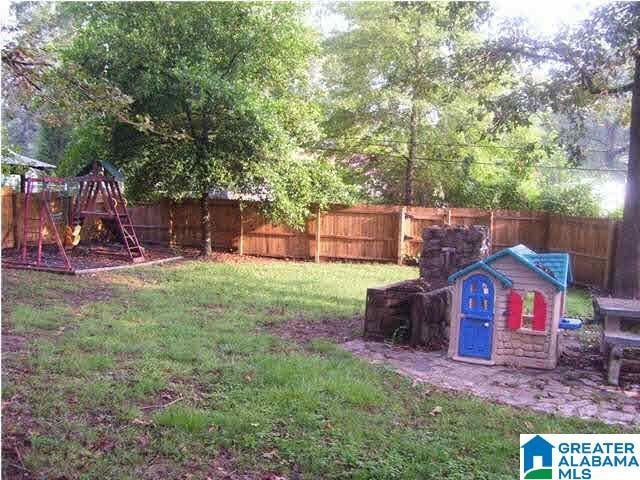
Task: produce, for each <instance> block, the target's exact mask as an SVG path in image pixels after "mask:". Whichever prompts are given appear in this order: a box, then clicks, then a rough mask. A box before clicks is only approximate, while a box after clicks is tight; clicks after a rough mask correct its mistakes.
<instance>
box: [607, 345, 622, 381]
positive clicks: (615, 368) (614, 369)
mask: <svg viewBox="0 0 640 480" xmlns="http://www.w3.org/2000/svg"><path fill="white" fill-rule="evenodd" d="M622 353H623V347H621V346H618V345H616V346H613V347H611V349H610V350H609V361H608V365H607V370H608V372H607V380H608V381H609V384H611V385H618V383H619V382H620V367H621V366H622Z"/></svg>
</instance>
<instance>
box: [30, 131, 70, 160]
mask: <svg viewBox="0 0 640 480" xmlns="http://www.w3.org/2000/svg"><path fill="white" fill-rule="evenodd" d="M69 130H70V128H69V127H68V126H67V125H65V126H56V125H50V124H48V123H41V125H40V130H39V131H38V153H37V157H38V159H39V160H41V161H43V162H46V163H51V164H53V165H59V164H60V162H61V161H62V158H63V155H64V150H65V148H66V146H67V143H68V142H69V133H68V132H69Z"/></svg>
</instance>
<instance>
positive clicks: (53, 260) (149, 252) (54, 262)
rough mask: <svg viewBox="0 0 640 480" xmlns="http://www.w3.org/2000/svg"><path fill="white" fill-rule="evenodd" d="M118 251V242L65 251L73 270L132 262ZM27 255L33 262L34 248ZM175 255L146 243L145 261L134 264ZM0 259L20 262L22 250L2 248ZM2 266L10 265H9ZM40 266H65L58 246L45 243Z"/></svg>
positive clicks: (167, 249) (172, 252) (120, 250)
mask: <svg viewBox="0 0 640 480" xmlns="http://www.w3.org/2000/svg"><path fill="white" fill-rule="evenodd" d="M95 248H99V249H100V250H101V251H102V252H105V253H96V252H94V251H92V249H95ZM119 253H123V250H122V248H121V246H120V245H119V244H107V245H105V244H100V245H91V246H78V247H76V248H74V249H72V250H69V251H67V256H68V257H69V261H70V263H71V267H72V268H73V269H74V270H90V269H94V268H106V267H118V266H125V265H132V263H131V262H130V261H129V260H128V259H127V258H125V257H119V256H117V255H118V254H119ZM28 255H29V256H28V259H29V260H30V261H33V262H35V259H36V250H35V248H29V252H28ZM175 256H176V253H175V252H174V251H173V250H171V249H169V248H167V247H160V246H148V245H146V246H145V262H143V263H139V264H136V265H144V264H145V263H146V262H152V261H156V260H162V259H166V258H171V257H175ZM2 260H3V261H9V262H20V261H22V251H21V250H19V249H15V248H10V249H3V250H2ZM4 266H6V267H10V266H11V265H4ZM42 266H43V267H49V268H64V267H65V265H64V261H63V260H62V258H61V256H60V253H59V251H58V248H57V247H56V246H55V245H45V246H44V247H43V250H42Z"/></svg>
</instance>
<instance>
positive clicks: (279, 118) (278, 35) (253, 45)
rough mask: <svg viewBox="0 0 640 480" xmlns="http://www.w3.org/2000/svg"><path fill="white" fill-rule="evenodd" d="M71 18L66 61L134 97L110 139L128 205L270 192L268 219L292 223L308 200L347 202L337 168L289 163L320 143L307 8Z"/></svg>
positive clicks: (184, 7)
mask: <svg viewBox="0 0 640 480" xmlns="http://www.w3.org/2000/svg"><path fill="white" fill-rule="evenodd" d="M67 12H68V14H69V15H71V16H72V17H73V18H75V23H76V24H77V25H78V26H79V28H78V32H77V35H76V36H75V37H74V39H73V42H72V43H71V44H70V45H69V46H68V47H67V48H65V49H64V50H63V52H62V57H63V58H64V59H65V61H67V62H69V63H71V64H72V65H82V69H83V72H84V74H85V75H87V76H89V77H92V78H106V79H108V80H109V82H110V84H111V85H113V86H114V87H115V88H117V89H118V90H120V91H122V92H126V93H127V94H128V95H129V96H130V97H131V99H132V102H133V103H132V104H131V114H130V117H133V118H134V119H135V122H134V123H135V124H133V123H132V122H127V121H122V119H121V118H120V117H118V118H117V120H119V121H120V122H119V124H117V125H116V126H115V127H114V128H113V130H112V133H111V136H112V139H113V141H112V142H111V144H112V145H113V147H112V151H113V156H114V161H115V162H116V163H118V164H119V165H120V166H121V167H122V168H123V169H124V171H125V172H126V173H127V182H128V190H129V192H130V193H131V195H132V196H134V197H137V198H145V197H146V198H148V197H152V196H159V195H163V196H169V197H172V198H176V199H179V198H184V197H194V196H197V197H201V196H202V195H204V194H205V193H206V192H208V191H209V190H210V189H212V188H215V189H218V190H225V189H229V190H232V191H234V192H236V193H238V194H256V193H265V192H266V193H267V198H268V200H269V203H270V205H267V206H266V208H265V211H266V213H268V214H270V213H271V212H273V213H274V215H275V217H276V218H277V219H278V220H281V221H286V222H288V223H292V224H299V223H300V222H299V220H300V216H301V213H302V212H304V211H305V209H308V208H309V205H308V204H304V203H301V202H308V201H318V202H319V203H322V204H323V205H326V203H327V201H326V200H325V199H324V198H325V197H326V195H327V194H328V193H329V192H331V193H333V192H335V193H336V194H338V195H337V197H336V198H335V200H342V199H343V197H345V195H342V193H343V191H342V190H347V189H345V188H344V187H341V185H340V181H339V179H338V177H337V176H336V177H335V178H332V179H330V178H329V176H330V174H333V173H335V171H334V170H331V169H328V168H326V167H323V166H322V164H321V163H317V162H293V163H292V161H291V160H290V158H291V156H292V155H291V152H292V150H293V148H294V147H295V146H296V145H301V144H303V143H305V142H308V141H310V140H311V139H313V138H315V137H316V136H317V134H318V132H317V127H316V122H317V119H318V111H317V109H316V108H315V107H314V104H313V102H312V101H310V89H309V82H308V80H309V79H308V67H309V61H310V58H311V56H312V55H313V54H314V52H315V51H316V40H315V37H314V35H313V33H312V32H311V31H310V30H309V29H308V28H307V27H305V26H304V23H303V21H302V13H303V11H302V10H301V7H300V6H297V5H294V4H288V3H286V4H285V3H280V4H257V3H255V4H254V3H222V4H220V3H218V4H214V3H188V4H178V3H160V2H158V3H132V4H117V5H116V4H110V3H102V4H97V5H91V6H87V5H78V4H74V5H68V6H67ZM106 125H109V126H110V124H106ZM89 137H91V136H90V135H89ZM85 140H86V137H85ZM82 145H83V146H90V145H87V142H86V141H85V142H84V143H83V144H82ZM77 156H78V154H76V155H75V157H77ZM70 162H71V160H70ZM303 167H308V169H309V170H310V171H307V169H305V168H303ZM274 171H278V172H280V173H281V175H282V176H283V175H284V174H285V173H286V177H285V178H281V179H278V178H274V175H273V174H272V173H271V172H274ZM295 174H297V175H298V178H297V179H294V178H293V176H294V175H295ZM327 182H328V183H327ZM328 186H330V187H331V188H326V187H328ZM314 188H322V190H321V191H313V189H314ZM304 189H307V190H306V191H305V190H304ZM317 197H319V198H317Z"/></svg>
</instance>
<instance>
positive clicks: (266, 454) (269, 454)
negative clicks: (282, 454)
mask: <svg viewBox="0 0 640 480" xmlns="http://www.w3.org/2000/svg"><path fill="white" fill-rule="evenodd" d="M262 456H263V457H264V458H273V457H277V456H278V451H277V450H271V451H270V452H264V453H263V454H262Z"/></svg>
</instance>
